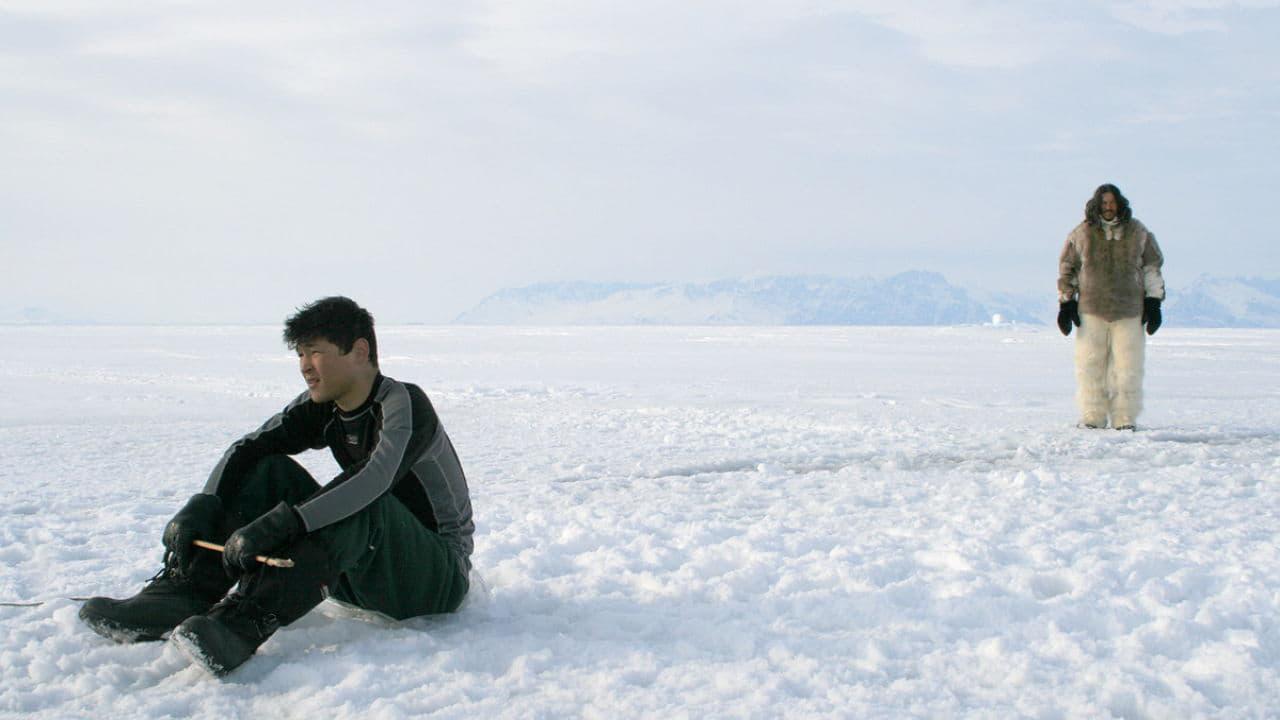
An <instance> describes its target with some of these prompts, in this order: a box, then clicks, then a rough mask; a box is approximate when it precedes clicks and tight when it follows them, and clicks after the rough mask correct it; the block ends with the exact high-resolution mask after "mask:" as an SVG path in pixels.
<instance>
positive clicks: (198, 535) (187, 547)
mask: <svg viewBox="0 0 1280 720" xmlns="http://www.w3.org/2000/svg"><path fill="white" fill-rule="evenodd" d="M224 523H225V515H224V514H223V512H222V500H221V499H219V498H218V496H217V495H208V494H205V493H196V494H195V495H192V496H191V499H190V500H188V501H187V504H186V506H185V507H183V508H182V509H181V510H179V511H178V514H177V515H174V516H173V519H172V520H170V521H169V524H168V525H165V526H164V537H163V539H164V546H165V549H167V550H169V551H170V552H172V553H173V559H174V562H175V563H176V564H177V567H178V568H179V569H181V570H182V571H183V572H186V571H188V570H190V569H191V563H192V561H194V560H195V554H196V553H199V552H206V551H205V550H201V549H199V548H197V547H195V546H194V545H192V544H191V543H192V542H193V541H195V540H207V541H209V542H218V540H219V539H221V538H220V537H219V535H220V534H221V533H222V532H225V531H224V530H223V529H222V528H223V526H224Z"/></svg>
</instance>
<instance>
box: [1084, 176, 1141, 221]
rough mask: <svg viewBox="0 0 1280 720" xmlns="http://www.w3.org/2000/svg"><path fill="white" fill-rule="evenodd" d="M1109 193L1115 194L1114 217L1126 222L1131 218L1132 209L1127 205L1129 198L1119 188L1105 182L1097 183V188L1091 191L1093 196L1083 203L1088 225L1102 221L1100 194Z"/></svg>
mask: <svg viewBox="0 0 1280 720" xmlns="http://www.w3.org/2000/svg"><path fill="white" fill-rule="evenodd" d="M1107 193H1111V194H1112V195H1115V196H1116V219H1117V220H1119V221H1120V222H1122V223H1127V222H1129V221H1130V220H1132V219H1133V209H1132V208H1130V207H1129V198H1127V197H1125V196H1124V194H1123V193H1121V192H1120V188H1118V187H1116V186H1115V185H1112V184H1111V183H1106V184H1104V185H1099V186H1098V189H1097V190H1094V191H1093V197H1091V198H1089V202H1087V203H1085V204H1084V219H1085V221H1087V222H1088V223H1089V224H1090V225H1097V224H1098V223H1100V222H1102V196H1103V195H1106V194H1107Z"/></svg>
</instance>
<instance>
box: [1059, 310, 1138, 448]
mask: <svg viewBox="0 0 1280 720" xmlns="http://www.w3.org/2000/svg"><path fill="white" fill-rule="evenodd" d="M1146 348H1147V338H1146V336H1145V335H1144V334H1143V331H1142V318H1138V317H1132V318H1122V319H1120V320H1113V321H1107V320H1103V319H1102V318H1100V317H1098V316H1097V315H1084V314H1082V315H1081V316H1080V330H1079V332H1078V333H1076V387H1077V391H1076V402H1077V403H1078V404H1079V405H1080V422H1082V423H1085V424H1088V425H1094V426H1096V427H1106V426H1107V417H1108V416H1110V418H1111V426H1112V427H1119V426H1122V425H1132V424H1133V422H1134V420H1136V419H1137V418H1138V413H1140V412H1142V366H1143V361H1144V356H1145V354H1146Z"/></svg>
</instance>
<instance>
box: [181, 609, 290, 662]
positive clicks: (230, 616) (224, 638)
mask: <svg viewBox="0 0 1280 720" xmlns="http://www.w3.org/2000/svg"><path fill="white" fill-rule="evenodd" d="M279 627H280V618H279V617H278V616H277V615H276V614H275V613H273V612H270V611H268V610H266V609H264V608H263V607H261V606H260V605H258V603H257V602H255V601H254V600H253V599H251V598H249V597H247V596H245V595H243V594H241V593H238V592H236V593H232V594H230V595H228V596H227V597H226V598H225V599H223V601H222V602H220V603H218V604H217V605H214V606H213V609H212V610H210V611H209V612H208V613H206V614H204V615H196V616H195V617H190V618H187V619H186V620H184V621H183V622H182V624H181V625H179V626H178V629H177V630H174V631H173V638H172V639H173V642H174V644H176V645H177V646H178V647H179V648H180V649H181V650H182V651H183V652H185V653H186V654H187V655H188V656H189V657H190V658H191V659H192V661H194V662H196V663H198V664H199V665H200V666H201V667H203V668H204V669H205V670H208V671H209V672H210V673H212V674H213V675H216V676H218V677H222V676H223V675H226V674H227V673H229V672H231V671H232V670H235V669H236V668H238V667H240V666H241V665H243V664H244V662H245V661H246V660H248V659H249V658H251V657H253V654H254V653H255V652H256V651H257V650H258V647H259V646H261V645H262V643H264V642H266V641H267V638H269V637H271V635H272V633H274V632H275V631H276V629H277V628H279Z"/></svg>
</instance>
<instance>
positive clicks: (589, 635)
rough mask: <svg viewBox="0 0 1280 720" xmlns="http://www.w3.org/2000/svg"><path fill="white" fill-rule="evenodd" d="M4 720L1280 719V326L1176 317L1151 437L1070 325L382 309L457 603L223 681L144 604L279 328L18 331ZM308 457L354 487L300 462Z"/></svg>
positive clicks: (1156, 375) (335, 626)
mask: <svg viewBox="0 0 1280 720" xmlns="http://www.w3.org/2000/svg"><path fill="white" fill-rule="evenodd" d="M0 341H3V345H4V347H5V348H7V351H6V352H5V353H4V354H3V356H0V459H2V462H0V563H2V564H0V601H3V602H5V603H37V602H39V603H42V604H38V605H29V606H15V605H12V604H6V605H4V606H0V715H3V716H6V717H29V718H68V717H90V716H92V717H102V718H124V717H146V718H161V717H188V716H190V717H199V718H219V719H225V718H272V717H312V718H361V719H366V718H409V717H420V716H435V717H445V718H465V719H466V720H474V719H476V718H562V717H589V718H591V717H594V718H618V717H656V718H673V717H674V718H680V717H691V718H704V717H734V718H738V717H750V718H772V717H857V718H901V717H991V718H1009V717H1031V718H1096V717H1104V718H1105V717H1121V718H1195V717H1223V718H1263V717H1276V716H1277V715H1280V519H1278V518H1277V509H1278V508H1280V493H1278V492H1277V482H1278V481H1280V453H1278V452H1277V451H1278V450H1280V443H1278V441H1280V332H1278V331H1266V330H1256V331H1231V330H1194V331H1192V330H1180V329H1177V328H1166V329H1164V330H1162V331H1161V332H1160V333H1159V334H1158V335H1156V336H1155V337H1154V338H1153V339H1152V341H1151V342H1150V343H1149V345H1148V374H1147V383H1146V386H1147V390H1148V402H1147V411H1146V413H1145V414H1144V415H1143V416H1142V417H1141V418H1140V428H1139V432H1137V433H1136V434H1130V433H1121V432H1115V431H1110V430H1105V431H1089V430H1080V429H1076V428H1075V427H1074V424H1075V423H1074V421H1075V410H1074V406H1073V402H1072V393H1073V390H1074V382H1073V379H1072V368H1071V349H1072V341H1071V340H1068V339H1064V338H1062V337H1061V336H1059V335H1058V334H1057V332H1056V330H1054V329H1045V328H1037V329H1029V328H1025V327H1022V326H1017V325H1013V326H1009V325H1003V326H995V327H991V326H988V327H980V326H974V327H956V328H910V329H905V328H821V327H819V328H725V327H719V328H690V327H683V328H635V327H631V328H573V329H563V328H544V329H537V328H474V327H441V328H436V327H385V328H382V329H381V331H380V337H379V341H380V343H379V345H380V347H379V351H380V355H381V358H382V368H383V370H384V372H386V373H387V374H388V375H390V376H392V377H396V378H398V379H401V380H405V381H411V382H416V383H418V384H420V385H421V386H422V387H423V388H424V389H425V390H426V391H427V393H428V394H429V395H430V396H431V398H432V400H433V401H434V403H435V405H436V407H437V409H438V410H439V412H440V415H441V417H442V418H443V421H444V423H445V424H446V426H447V427H448V428H449V431H450V433H451V435H452V437H453V439H454V443H455V445H456V446H457V449H458V452H459V454H460V456H461V458H462V461H463V465H464V467H465V468H466V471H467V473H468V477H469V481H470V484H471V491H472V499H473V502H474V507H475V512H476V524H477V530H476V553H475V556H474V560H475V565H476V574H475V575H474V578H475V582H474V589H473V591H472V594H471V596H470V597H469V599H468V600H467V602H466V604H465V605H464V606H463V608H462V610H461V611H460V612H458V613H457V614H455V615H451V616H446V617H438V618H422V619H416V620H412V621H408V622H404V623H391V622H388V621H381V620H379V619H377V618H371V617H363V616H360V615H359V614H356V613H352V612H350V611H348V610H347V609H346V608H343V607H339V606H336V605H332V604H329V603H326V604H324V605H321V606H320V607H319V608H317V610H316V611H315V612H313V613H311V614H310V615H308V616H307V617H306V618H304V619H302V620H301V621H299V622H297V623H295V624H294V625H292V626H289V627H286V628H284V629H282V630H280V631H279V632H278V633H277V634H276V635H275V636H274V637H272V638H271V639H270V640H269V641H268V642H267V644H266V645H264V646H263V647H262V648H261V650H260V651H259V653H258V655H257V656H256V657H254V658H253V659H252V660H250V661H249V662H248V663H247V664H246V665H244V666H243V667H241V668H240V669H239V670H237V671H236V672H235V673H233V674H232V675H230V676H229V677H227V678H226V679H224V680H217V679H214V678H212V677H210V676H209V675H207V674H205V673H204V672H203V671H202V670H200V669H199V668H196V667H192V666H190V665H189V664H188V662H187V661H186V659H185V657H184V656H183V655H182V654H181V653H180V652H178V651H176V650H175V649H174V648H173V647H171V646H170V645H169V644H168V643H143V644H136V645H121V644H116V643H114V642H111V641H109V640H106V639H104V638H101V637H99V636H97V635H95V634H94V633H92V632H91V631H90V630H89V629H88V628H86V627H84V626H83V625H81V624H80V622H79V621H78V619H77V617H76V612H77V610H78V608H79V603H78V602H77V601H75V600H72V599H70V598H73V597H80V596H85V595H93V594H108V595H114V596H117V597H119V596H124V595H128V594H132V593H133V592H135V591H136V590H137V589H138V588H139V587H140V586H141V585H142V584H143V582H144V581H146V580H147V578H148V577H150V576H151V575H152V574H153V573H154V572H155V571H156V570H157V569H158V567H159V561H160V550H159V535H160V531H161V528H162V527H163V525H164V523H165V522H166V521H167V520H168V518H169V517H170V516H171V515H172V513H173V512H174V511H176V509H177V508H178V507H179V506H180V505H181V503H183V502H184V501H185V500H186V498H187V497H188V496H189V495H190V494H191V493H193V492H196V491H198V490H199V489H200V488H201V486H202V484H203V482H204V479H205V477H206V475H207V473H208V471H209V469H210V468H211V467H212V466H213V464H214V463H215V462H216V461H217V459H218V458H219V456H220V455H221V453H222V452H223V450H224V449H225V448H226V446H227V445H228V444H229V443H231V442H232V441H233V440H234V439H235V438H237V437H238V436H239V435H241V434H243V433H244V432H247V431H249V430H251V429H253V428H254V427H256V426H257V425H258V424H259V423H261V422H262V421H263V420H265V419H266V418H267V417H268V416H269V415H270V414H272V413H273V412H275V411H276V410H278V409H280V408H281V407H283V406H284V404H285V403H286V402H287V401H288V400H289V399H290V398H292V397H293V396H294V395H295V394H296V393H298V392H299V391H301V389H302V383H301V381H300V379H299V377H298V374H297V368H296V360H295V358H294V357H293V356H292V355H291V354H290V353H289V352H288V351H287V350H286V349H285V348H284V347H283V346H282V345H281V343H280V340H279V329H278V328H275V327H261V328H258V327H249V328H245V327H240V328H214V327H163V328H138V327H130V328H109V327H0ZM303 458H304V464H306V465H307V466H308V467H309V468H311V469H312V470H313V472H315V473H316V474H317V475H319V476H321V477H326V476H328V475H331V474H332V473H334V471H335V466H334V465H333V462H332V460H330V459H329V458H328V457H327V456H325V455H323V454H321V453H311V454H308V455H305V456H303Z"/></svg>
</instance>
